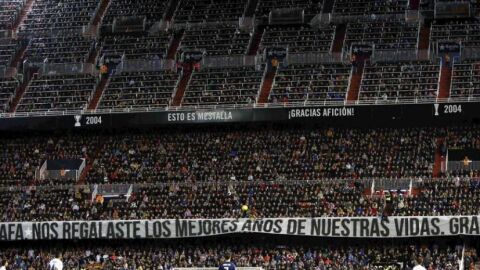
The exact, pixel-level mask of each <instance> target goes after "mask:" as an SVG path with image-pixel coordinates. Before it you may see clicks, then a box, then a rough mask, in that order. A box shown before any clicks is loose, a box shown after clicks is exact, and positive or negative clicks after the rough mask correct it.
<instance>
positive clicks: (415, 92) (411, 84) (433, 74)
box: [359, 61, 440, 102]
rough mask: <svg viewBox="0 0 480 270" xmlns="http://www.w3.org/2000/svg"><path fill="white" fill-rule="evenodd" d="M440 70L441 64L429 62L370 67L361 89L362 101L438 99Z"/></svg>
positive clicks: (367, 69) (380, 64) (378, 64)
mask: <svg viewBox="0 0 480 270" xmlns="http://www.w3.org/2000/svg"><path fill="white" fill-rule="evenodd" d="M439 69H440V67H439V65H437V64H433V63H431V62H425V61H416V62H401V63H376V64H373V65H371V66H367V67H366V68H365V71H364V75H363V76H364V77H363V79H362V82H361V86H360V93H359V100H360V101H365V102H396V101H399V100H434V99H435V98H436V97H437V88H438V80H439Z"/></svg>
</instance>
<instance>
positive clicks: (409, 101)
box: [0, 97, 480, 118]
mask: <svg viewBox="0 0 480 270" xmlns="http://www.w3.org/2000/svg"><path fill="white" fill-rule="evenodd" d="M469 102H480V97H466V98H445V99H442V98H425V99H419V98H415V99H395V100H383V99H381V98H378V99H375V100H357V101H355V102H353V101H348V102H347V101H346V100H340V101H335V100H325V101H302V102H288V103H283V102H279V103H261V104H233V105H226V104H223V105H201V106H200V105H189V106H178V107H175V106H167V107H164V106H163V107H155V106H147V107H143V108H116V109H97V110H91V111H87V110H65V111H45V112H15V113H0V118H16V117H43V116H62V115H79V114H84V115H87V114H89V115H91V114H114V113H138V112H165V111H192V110H205V111H208V110H234V109H239V110H242V109H256V108H304V107H338V106H349V107H352V106H370V105H408V104H434V103H469Z"/></svg>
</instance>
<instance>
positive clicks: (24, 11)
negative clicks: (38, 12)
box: [12, 0, 35, 36]
mask: <svg viewBox="0 0 480 270" xmlns="http://www.w3.org/2000/svg"><path fill="white" fill-rule="evenodd" d="M34 3H35V0H27V2H26V3H25V5H24V6H23V7H22V10H21V11H20V15H19V16H18V17H17V20H16V21H15V23H14V24H13V26H12V33H13V35H14V36H16V33H17V31H18V29H19V28H20V26H21V25H22V24H23V21H24V20H25V18H26V17H27V15H28V13H30V11H31V10H32V7H33V4H34Z"/></svg>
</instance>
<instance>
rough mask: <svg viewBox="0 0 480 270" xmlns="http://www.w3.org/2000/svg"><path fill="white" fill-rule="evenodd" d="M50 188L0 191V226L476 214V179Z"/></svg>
mask: <svg viewBox="0 0 480 270" xmlns="http://www.w3.org/2000/svg"><path fill="white" fill-rule="evenodd" d="M51 184H53V186H52V185H50V186H31V187H23V188H2V190H3V191H7V192H6V193H5V195H4V196H2V198H1V200H0V205H1V208H0V217H1V221H2V222H13V221H52V220H138V219H176V218H181V219H196V218H212V219H214V218H217V219H219V218H234V219H235V218H288V217H378V218H387V217H389V216H456V215H463V216H466V215H474V216H476V215H479V214H480V213H479V209H478V207H476V206H477V205H478V204H479V200H480V181H479V180H478V178H475V179H473V178H472V179H468V178H467V179H459V178H451V179H442V181H437V180H421V181H418V180H415V181H414V184H415V185H414V187H413V188H414V189H413V190H412V191H411V193H410V192H409V191H408V190H403V189H402V190H400V189H398V190H383V189H381V188H378V187H377V192H375V193H373V194H370V193H371V186H372V182H371V181H365V180H362V181H360V180H356V181H354V180H349V181H339V180H322V181H284V182H241V183H237V182H223V183H181V184H180V183H171V184H150V185H134V186H133V187H132V188H133V191H132V192H131V193H129V195H128V196H125V195H126V193H122V192H117V193H115V192H114V193H113V194H117V195H118V196H113V197H112V196H106V195H108V194H111V193H112V192H111V191H109V192H110V193H108V194H106V193H105V194H104V193H103V192H99V193H98V194H96V197H95V198H93V197H92V196H93V195H92V194H93V190H94V188H93V187H90V186H74V185H58V183H55V182H52V183H51ZM104 187H105V189H106V190H109V186H108V185H106V186H104ZM110 189H111V190H115V189H112V186H110ZM117 190H119V189H117ZM104 195H105V196H104ZM245 205H246V206H248V209H247V210H244V209H242V206H245Z"/></svg>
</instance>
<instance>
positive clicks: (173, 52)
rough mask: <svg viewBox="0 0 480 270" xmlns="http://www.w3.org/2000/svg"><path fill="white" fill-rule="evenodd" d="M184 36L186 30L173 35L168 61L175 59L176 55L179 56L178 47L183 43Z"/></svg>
mask: <svg viewBox="0 0 480 270" xmlns="http://www.w3.org/2000/svg"><path fill="white" fill-rule="evenodd" d="M184 34H185V30H184V29H182V30H180V31H178V32H177V33H175V34H174V35H173V40H172V42H171V43H170V45H169V46H168V51H167V59H175V55H176V54H177V50H178V47H179V46H180V43H181V42H182V39H183V35H184Z"/></svg>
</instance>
